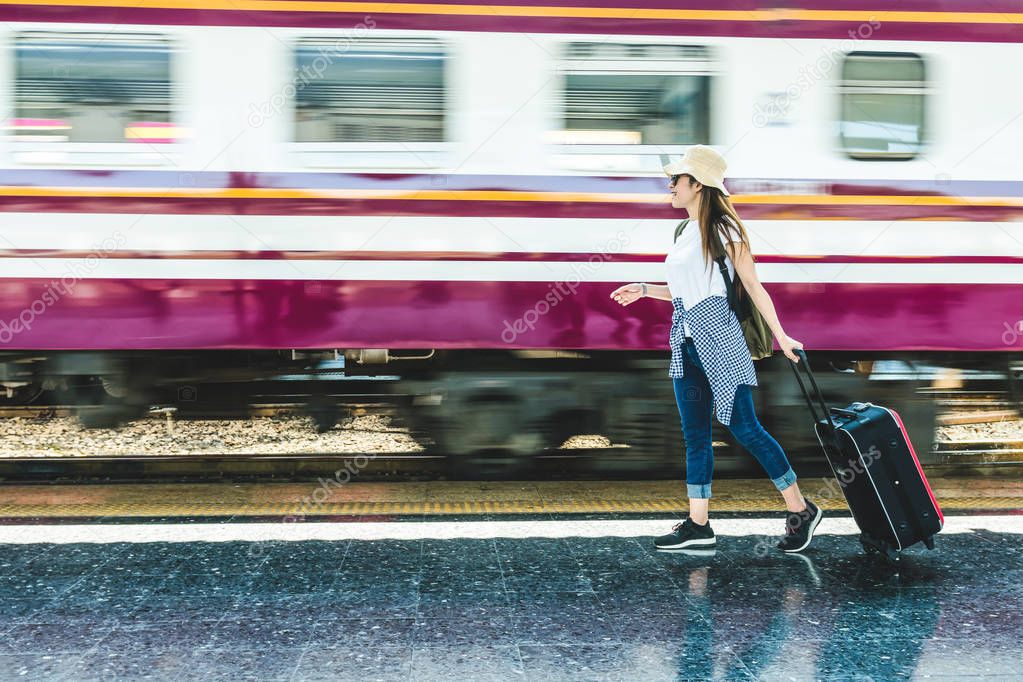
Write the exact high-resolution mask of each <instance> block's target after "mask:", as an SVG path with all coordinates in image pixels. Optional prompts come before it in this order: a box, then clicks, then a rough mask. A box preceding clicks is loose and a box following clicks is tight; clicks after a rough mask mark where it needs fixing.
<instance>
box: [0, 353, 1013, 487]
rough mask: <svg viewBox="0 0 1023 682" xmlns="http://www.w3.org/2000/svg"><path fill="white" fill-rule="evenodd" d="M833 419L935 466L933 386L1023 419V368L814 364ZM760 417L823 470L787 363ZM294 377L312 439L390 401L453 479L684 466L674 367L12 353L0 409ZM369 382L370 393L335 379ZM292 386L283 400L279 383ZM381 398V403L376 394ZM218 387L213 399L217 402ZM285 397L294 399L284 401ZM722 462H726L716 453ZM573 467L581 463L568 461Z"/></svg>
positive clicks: (643, 357) (886, 358)
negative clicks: (861, 424) (992, 400)
mask: <svg viewBox="0 0 1023 682" xmlns="http://www.w3.org/2000/svg"><path fill="white" fill-rule="evenodd" d="M808 357H809V359H810V362H811V366H812V368H813V370H814V374H815V377H816V378H817V381H818V384H819V385H820V387H821V390H822V392H823V393H824V396H825V400H826V401H827V402H828V403H829V404H830V405H835V406H844V405H845V404H847V403H849V402H852V401H854V400H860V401H870V402H874V403H878V404H882V405H885V406H887V407H892V408H894V409H895V410H897V411H898V412H899V413H900V415H901V416H902V419H903V421H904V423H905V424H906V428H907V429H908V431H909V433H910V436H911V438H912V440H913V443H914V446H915V448H916V450H917V452H918V454H919V455H920V457H921V460H922V461H923V462H925V463H926V462H927V461H928V454H929V453H930V452H931V451H932V446H933V443H934V429H935V415H936V403H935V399H934V397H933V395H932V391H933V390H934V389H935V388H936V387H940V386H942V385H947V384H949V382H951V385H955V382H956V381H957V380H958V379H957V377H958V376H959V375H960V374H961V373H962V372H968V373H972V374H973V375H974V376H982V377H986V378H987V379H988V380H989V381H991V382H993V383H994V385H996V386H1001V390H1003V391H1004V392H1005V394H1006V395H1007V396H1008V397H1009V399H1010V400H1011V403H1012V405H1013V407H1014V409H1016V410H1017V411H1019V410H1021V408H1023V390H1021V386H1023V378H1021V377H1023V360H1021V359H1019V358H1018V357H1016V356H1013V355H1011V354H970V355H969V356H968V357H969V363H968V364H966V363H964V359H966V358H967V356H966V355H965V354H953V353H854V352H849V351H835V352H829V351H809V352H808ZM756 368H757V375H758V387H757V388H756V389H754V391H753V396H754V402H755V405H756V409H757V415H758V417H759V419H760V421H761V423H763V424H764V426H765V427H766V428H767V429H768V431H769V432H771V434H772V435H773V436H775V438H776V439H777V440H778V441H779V442H780V443H781V444H782V445H783V447H784V448H785V450H786V452H787V453H788V454H789V456H790V459H792V460H793V462H794V463H796V462H798V461H799V460H800V459H803V458H811V457H813V458H819V452H818V449H819V445H818V443H817V441H816V436H815V435H814V433H813V430H812V428H811V427H810V424H811V421H810V415H809V411H808V409H807V406H806V403H805V400H804V398H803V396H802V394H801V392H800V390H799V387H798V384H797V383H796V380H795V377H794V376H793V373H792V368H791V361H789V360H788V359H787V358H786V357H785V356H784V355H783V354H782V353H780V352H776V353H775V354H774V355H773V356H772V357H770V358H765V359H764V360H760V361H758V362H757V363H756ZM285 378H290V379H296V378H301V379H303V381H302V382H300V383H295V384H290V385H288V390H289V391H290V394H289V395H291V396H292V398H293V399H294V397H295V396H296V395H297V396H298V399H299V400H301V401H302V403H303V404H304V405H305V411H306V413H307V414H308V415H309V417H310V418H311V424H312V426H313V427H314V428H316V429H317V430H319V431H326V430H329V429H331V428H333V427H335V426H337V425H338V424H339V423H340V424H342V425H343V423H344V422H345V419H346V417H347V412H346V409H345V398H346V393H347V392H351V391H357V392H359V393H360V394H365V392H366V391H367V390H371V391H374V392H377V393H378V394H379V395H382V396H388V397H389V398H391V399H392V402H393V405H394V406H395V409H396V413H395V414H396V421H397V423H398V424H399V425H402V426H405V427H407V428H408V429H409V430H410V432H411V434H412V435H413V437H414V438H415V439H416V440H417V442H419V443H420V444H421V445H422V446H423V448H424V449H425V450H426V452H427V453H429V454H440V455H443V456H445V457H446V458H447V459H448V461H449V463H450V470H451V473H452V474H453V475H456V476H494V477H504V476H520V475H526V474H528V472H529V470H530V468H531V466H532V461H533V458H534V456H535V455H536V454H537V453H540V452H548V453H549V452H551V451H552V450H555V449H557V448H559V447H560V446H562V444H564V443H565V442H566V440H568V439H570V438H572V437H573V436H577V435H600V436H603V437H604V438H606V439H607V442H608V445H609V449H608V453H609V454H608V457H609V458H612V459H613V460H614V461H613V463H614V466H615V469H616V470H617V471H621V470H622V469H623V468H624V469H626V470H635V471H636V472H637V473H640V472H642V473H644V474H661V475H671V474H672V473H677V472H678V471H679V470H680V467H681V460H682V458H681V453H682V452H683V451H684V442H683V437H682V430H681V424H680V419H679V413H678V408H677V406H676V402H675V397H674V392H673V387H672V381H671V379H670V378H669V377H668V376H667V362H666V359H665V357H664V354H663V353H644V352H635V353H621V352H612V351H585V352H584V351H574V350H564V351H527V350H523V351H468V350H432V349H401V350H387V349H356V350H326V351H320V350H271V351H192V352H189V351H140V352H115V351H110V352H92V351H89V352H82V351H59V352H56V351H54V352H49V351H48V352H33V353H29V352H9V353H6V354H4V355H3V356H0V385H2V386H3V387H4V389H5V392H4V394H2V396H0V404H3V405H8V406H14V405H31V404H38V403H40V402H46V401H48V404H59V405H67V406H72V407H73V408H74V410H75V413H76V414H77V416H78V419H79V421H80V422H81V424H82V426H84V427H87V428H110V427H115V426H117V425H119V424H122V423H125V422H127V421H131V420H133V419H136V418H139V417H142V416H144V415H145V414H146V413H147V412H149V411H150V410H152V409H154V408H157V407H159V408H163V409H168V408H170V409H177V410H185V411H191V412H192V413H196V412H203V411H208V412H209V413H211V414H216V413H217V410H218V404H219V403H222V402H223V401H226V400H234V401H236V402H238V403H239V404H244V403H245V402H247V401H248V400H250V399H251V394H252V393H253V391H254V389H255V387H257V386H258V387H260V390H263V391H268V390H269V391H272V390H273V389H268V388H267V386H268V385H269V384H272V383H273V382H274V381H275V380H283V379H285ZM352 378H361V379H365V380H364V381H359V382H358V385H357V386H356V384H354V383H350V382H349V383H344V382H341V381H337V380H338V379H352ZM279 385H280V386H285V384H284V383H283V382H282V383H280V384H279ZM368 386H372V388H371V389H367V387H368ZM213 387H216V388H215V389H214V388H213ZM282 390H283V389H282ZM713 429H714V431H713V434H714V435H713V439H714V441H715V446H716V456H715V472H716V473H737V472H741V471H750V465H751V462H752V458H751V457H749V456H748V455H746V454H741V452H740V451H741V447H740V446H738V445H737V443H736V441H735V439H734V437H733V436H732V435H731V433H730V432H729V430H728V428H727V427H725V426H724V425H722V424H720V423H718V422H717V421H716V419H715V420H714V421H713ZM718 453H720V454H718ZM565 456H570V453H568V452H567V451H566V454H565Z"/></svg>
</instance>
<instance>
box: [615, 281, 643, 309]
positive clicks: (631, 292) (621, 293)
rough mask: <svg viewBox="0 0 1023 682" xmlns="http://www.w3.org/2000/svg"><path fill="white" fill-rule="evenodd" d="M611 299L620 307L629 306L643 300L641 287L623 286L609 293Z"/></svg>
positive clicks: (633, 285)
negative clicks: (619, 304) (620, 305)
mask: <svg viewBox="0 0 1023 682" xmlns="http://www.w3.org/2000/svg"><path fill="white" fill-rule="evenodd" d="M611 298H613V299H614V300H616V301H618V302H619V303H621V304H622V305H629V304H630V303H634V302H635V301H638V300H639V299H641V298H643V286H642V285H640V284H635V283H633V284H625V285H623V286H620V287H618V288H617V289H615V290H614V291H612V292H611Z"/></svg>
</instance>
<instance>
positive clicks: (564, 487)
mask: <svg viewBox="0 0 1023 682" xmlns="http://www.w3.org/2000/svg"><path fill="white" fill-rule="evenodd" d="M800 483H801V489H802V491H803V494H804V495H806V496H807V497H809V498H810V499H812V500H814V501H815V502H816V503H817V504H818V505H819V506H820V507H821V508H822V509H825V510H846V509H848V506H847V505H846V502H845V499H844V498H843V497H842V495H841V491H840V489H839V488H838V487H837V484H834V483H832V482H831V481H830V480H829V479H827V478H819V479H817V478H812V479H801V481H800ZM931 483H932V486H933V488H934V492H935V496H936V497H937V499H938V503H939V504H940V505H941V507H942V509H943V510H944V511H947V512H949V511H950V512H956V511H990V510H1003V511H1004V510H1023V478H1018V479H1017V478H1005V477H999V478H997V479H984V478H959V479H953V478H937V479H934V480H932V481H931ZM682 487H683V486H682V484H681V482H676V481H504V482H490V481H484V482H481V481H438V482H430V483H419V482H415V483H386V482H381V483H368V482H366V483H363V482H351V483H347V484H344V485H337V486H332V485H324V484H322V483H246V484H222V483H203V484H177V483H150V484H109V485H108V484H104V485H57V486H38V485H5V486H0V518H98V517H104V516H112V517H139V518H143V517H187V516H192V517H229V516H245V517H253V516H270V517H296V518H297V517H304V518H308V517H325V516H364V515H399V514H400V515H414V514H438V515H445V514H447V515H451V514H483V513H491V514H584V513H615V512H618V513H664V514H679V513H684V512H685V511H686V510H687V509H688V505H687V501H686V498H685V495H684V492H683V490H682ZM318 491H319V492H318ZM711 506H712V508H713V510H714V511H716V512H760V513H781V512H782V511H783V509H784V507H783V505H782V501H781V497H780V496H779V495H778V493H777V491H775V489H774V487H773V486H771V485H770V482H768V481H765V480H721V481H715V482H714V496H713V500H712V503H711Z"/></svg>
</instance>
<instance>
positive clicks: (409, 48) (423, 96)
mask: <svg viewBox="0 0 1023 682" xmlns="http://www.w3.org/2000/svg"><path fill="white" fill-rule="evenodd" d="M445 61H446V53H445V50H444V47H443V45H442V44H441V43H440V42H439V41H436V40H433V39H426V38H365V39H354V40H352V39H345V41H344V46H343V49H341V48H340V47H339V45H338V41H337V40H336V39H314V38H310V39H303V40H301V41H299V43H298V45H297V46H296V49H295V77H294V80H293V84H294V86H295V129H294V141H295V142H319V143H332V142H336V143H364V142H375V143H395V144H398V143H417V142H443V141H445V140H446V139H447V135H446V131H445V109H446V107H445V75H444V67H445ZM310 74H312V75H310Z"/></svg>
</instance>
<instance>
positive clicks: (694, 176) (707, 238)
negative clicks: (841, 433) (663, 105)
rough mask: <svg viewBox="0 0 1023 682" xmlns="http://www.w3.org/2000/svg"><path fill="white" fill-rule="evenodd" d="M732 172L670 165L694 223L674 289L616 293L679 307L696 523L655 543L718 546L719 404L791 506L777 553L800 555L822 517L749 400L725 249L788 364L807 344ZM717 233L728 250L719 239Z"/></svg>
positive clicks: (677, 339) (718, 166)
mask: <svg viewBox="0 0 1023 682" xmlns="http://www.w3.org/2000/svg"><path fill="white" fill-rule="evenodd" d="M725 168H726V164H725V160H724V158H723V157H722V156H721V155H720V154H718V153H717V152H716V151H714V150H713V149H711V148H710V147H707V146H704V145H694V146H692V147H690V148H689V149H688V151H686V154H685V156H684V157H682V159H681V161H677V162H673V163H669V164H668V165H667V166H665V167H664V172H665V174H667V175H668V177H669V178H670V182H669V185H668V188H669V189H670V191H671V205H672V206H673V207H674V208H680V209H685V210H686V213H688V215H689V217H690V218H691V220H690V221H689V223H688V225H686V228H685V229H684V230H683V231H682V234H681V235H679V237H678V240H677V241H676V242H675V243H674V244H673V245H672V247H671V251H670V252H669V253H668V256H667V258H666V259H665V263H666V265H667V272H668V283H667V285H661V284H647V283H645V282H641V283H633V284H626V285H625V286H622V287H619V288H618V289H616V290H615V291H614V292H612V293H611V298H612V299H614V300H615V301H618V302H619V303H621V304H622V305H629V304H630V303H633V302H634V301H637V300H638V299H640V298H643V297H644V296H649V297H651V298H658V299H661V300H664V301H671V302H672V305H673V306H674V308H675V312H674V314H673V315H672V322H671V333H670V334H669V345H670V346H671V366H670V368H669V371H668V375H669V376H670V377H672V380H673V382H674V388H675V400H676V402H677V404H678V410H679V415H680V416H681V420H682V432H683V434H684V436H685V441H686V492H687V495H688V497H689V516H688V518H687V519H686V520H685V521H684V522H682V523H677V524H675V526H674V527H673V528H672V532H671V533H668V534H667V535H663V536H661V537H659V538H657V539H656V540H654V544H655V546H656V547H657V549H660V550H669V551H670V550H680V549H686V548H698V549H707V548H710V547H714V546H715V543H716V540H715V537H714V531H713V530H712V529H711V527H710V521H709V519H708V512H709V507H710V497H711V476H712V473H713V467H714V453H713V449H712V445H711V415H712V410H714V406H715V405H716V413H717V419H718V421H719V422H721V423H722V424H725V425H726V426H727V427H728V429H729V430H730V431H731V432H732V434H733V435H734V436H735V438H736V440H738V442H739V443H741V444H742V445H743V447H744V448H746V449H747V450H748V451H749V452H750V453H752V455H753V456H754V457H755V458H756V459H757V461H759V462H760V464H761V466H763V468H764V470H765V471H766V472H767V475H768V476H769V477H770V478H771V481H772V482H773V483H774V485H775V487H777V488H778V490H779V491H780V492H781V495H782V497H783V498H784V500H785V506H786V508H787V509H788V514H787V516H786V524H785V528H786V530H785V537H783V538H782V539H781V541H780V542H779V543H778V547H779V548H780V549H782V550H784V551H786V552H800V551H802V550H804V549H806V547H807V546H808V545H809V544H810V540H811V539H812V538H813V532H814V530H815V529H816V527H817V524H818V523H820V520H821V510H820V509H819V508H818V507H817V506H816V505H815V504H814V503H813V502H810V501H809V500H807V499H805V498H804V497H803V496H802V494H801V493H800V492H799V485H798V484H797V483H796V474H795V472H794V471H793V470H792V467H791V466H790V465H789V461H788V458H787V457H786V456H785V451H784V450H782V448H781V446H780V445H778V442H777V441H776V440H775V439H774V438H772V437H771V435H770V434H769V433H768V432H767V431H765V430H764V427H763V426H761V425H760V422H759V421H758V420H757V416H756V414H755V412H754V408H753V396H752V393H751V390H752V389H751V387H752V386H756V385H757V377H756V372H755V371H754V368H753V359H752V358H751V356H750V353H749V348H748V346H747V345H746V341H745V337H744V336H743V333H742V327H741V326H740V325H739V320H738V319H737V318H736V316H735V314H734V313H733V312H732V311H731V309H730V308H729V305H728V293H727V289H726V287H725V280H724V277H722V275H721V271H720V270H719V269H718V265H717V263H715V262H714V256H715V255H719V254H720V250H719V249H720V248H721V245H724V247H725V255H726V259H725V262H726V263H727V266H728V273H729V277H734V276H735V272H736V271H738V273H739V277H740V279H741V280H742V284H743V287H744V288H745V290H746V292H747V293H748V294H749V296H750V299H751V300H752V301H753V303H754V304H755V305H756V306H757V309H758V310H759V311H760V312H761V314H762V315H763V316H764V319H765V320H766V321H767V324H768V325H769V326H770V328H771V331H772V332H773V333H774V336H775V338H776V339H777V340H778V345H779V346H781V349H782V351H783V352H784V353H785V355H786V357H788V358H789V359H790V360H792V361H793V362H799V358H798V356H797V355H796V354H795V353H794V352H793V349H794V348H802V347H803V344H802V343H800V342H799V341H796V340H795V339H793V338H791V337H789V336H788V335H787V334H785V330H784V329H782V326H781V322H779V321H778V316H777V314H776V313H775V310H774V304H773V302H772V301H771V297H770V295H769V294H768V293H767V290H766V289H764V287H763V285H762V284H761V283H760V280H759V279H758V278H757V271H756V266H755V264H754V262H753V257H752V251H751V249H750V243H749V237H748V235H747V233H746V228H745V226H744V225H743V224H742V221H741V220H740V219H739V216H738V215H737V214H736V212H735V209H734V208H733V206H732V202H731V200H730V199H729V198H728V196H729V194H728V190H726V189H725V184H724V174H725ZM711 226H713V228H714V229H715V230H716V231H717V233H718V235H719V236H720V242H715V241H713V240H712V237H711V235H712V232H711ZM683 336H684V338H683Z"/></svg>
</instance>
